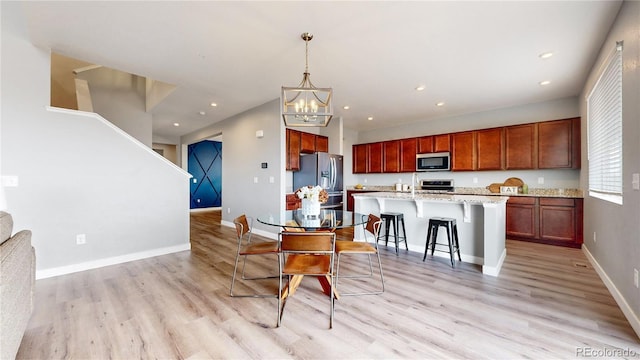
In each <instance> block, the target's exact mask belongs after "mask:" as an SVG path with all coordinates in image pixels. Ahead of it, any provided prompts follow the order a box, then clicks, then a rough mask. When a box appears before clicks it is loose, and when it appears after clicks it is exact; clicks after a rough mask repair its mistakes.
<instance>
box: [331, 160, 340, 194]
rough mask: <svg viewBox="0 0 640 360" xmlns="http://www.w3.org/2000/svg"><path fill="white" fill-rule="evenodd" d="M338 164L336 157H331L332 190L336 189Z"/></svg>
mask: <svg viewBox="0 0 640 360" xmlns="http://www.w3.org/2000/svg"><path fill="white" fill-rule="evenodd" d="M337 167H338V166H337V164H336V158H333V157H332V158H331V190H335V189H336V178H337V176H338V174H337V170H338V169H337Z"/></svg>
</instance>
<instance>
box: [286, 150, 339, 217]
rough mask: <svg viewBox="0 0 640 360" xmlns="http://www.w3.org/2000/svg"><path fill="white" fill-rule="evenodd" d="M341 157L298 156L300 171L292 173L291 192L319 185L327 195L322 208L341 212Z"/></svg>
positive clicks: (325, 155) (318, 154) (325, 154)
mask: <svg viewBox="0 0 640 360" xmlns="http://www.w3.org/2000/svg"><path fill="white" fill-rule="evenodd" d="M342 168H343V158H342V155H334V154H328V153H324V152H318V153H315V154H305V155H301V156H300V170H299V171H295V172H294V173H293V191H296V190H297V189H299V188H301V187H303V186H307V185H313V186H315V185H320V186H322V188H324V189H325V190H326V191H327V193H328V194H329V200H327V202H326V203H324V204H322V205H321V206H322V208H325V209H335V210H343V208H344V202H343V195H344V188H343V186H342Z"/></svg>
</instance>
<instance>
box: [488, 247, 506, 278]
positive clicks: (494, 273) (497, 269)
mask: <svg viewBox="0 0 640 360" xmlns="http://www.w3.org/2000/svg"><path fill="white" fill-rule="evenodd" d="M506 258H507V249H504V250H503V251H502V255H500V259H499V260H498V264H497V265H496V266H495V267H494V266H486V265H482V273H483V274H485V275H490V276H498V274H500V269H502V264H504V259H506Z"/></svg>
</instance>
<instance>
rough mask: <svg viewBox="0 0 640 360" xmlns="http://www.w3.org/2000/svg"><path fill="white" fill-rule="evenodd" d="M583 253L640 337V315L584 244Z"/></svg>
mask: <svg viewBox="0 0 640 360" xmlns="http://www.w3.org/2000/svg"><path fill="white" fill-rule="evenodd" d="M582 252H583V253H584V254H585V256H586V257H587V259H588V260H589V262H590V263H591V265H592V266H593V268H594V269H595V270H596V273H598V275H599V276H600V279H602V282H604V285H605V286H606V287H607V289H608V290H609V292H610V293H611V295H612V296H613V298H614V299H615V300H616V303H617V304H618V306H619V307H620V310H622V313H623V314H624V316H625V317H626V318H627V320H628V321H629V324H631V327H632V328H633V331H635V332H636V335H638V337H640V319H639V318H638V315H636V313H635V312H633V309H632V308H631V306H629V303H627V301H626V300H625V298H624V296H622V293H620V291H619V290H618V288H617V287H616V285H615V284H614V283H613V281H611V278H609V276H608V275H607V273H606V272H605V271H604V269H603V268H602V266H600V264H599V263H598V262H597V261H596V259H595V258H594V257H593V255H591V252H589V249H588V248H587V247H586V245H585V244H582Z"/></svg>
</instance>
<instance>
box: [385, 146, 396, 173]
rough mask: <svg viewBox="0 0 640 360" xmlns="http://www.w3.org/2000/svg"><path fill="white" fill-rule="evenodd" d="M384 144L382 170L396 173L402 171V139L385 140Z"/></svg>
mask: <svg viewBox="0 0 640 360" xmlns="http://www.w3.org/2000/svg"><path fill="white" fill-rule="evenodd" d="M382 146H383V162H382V172H384V173H395V172H398V171H400V140H391V141H385V142H383V143H382Z"/></svg>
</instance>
